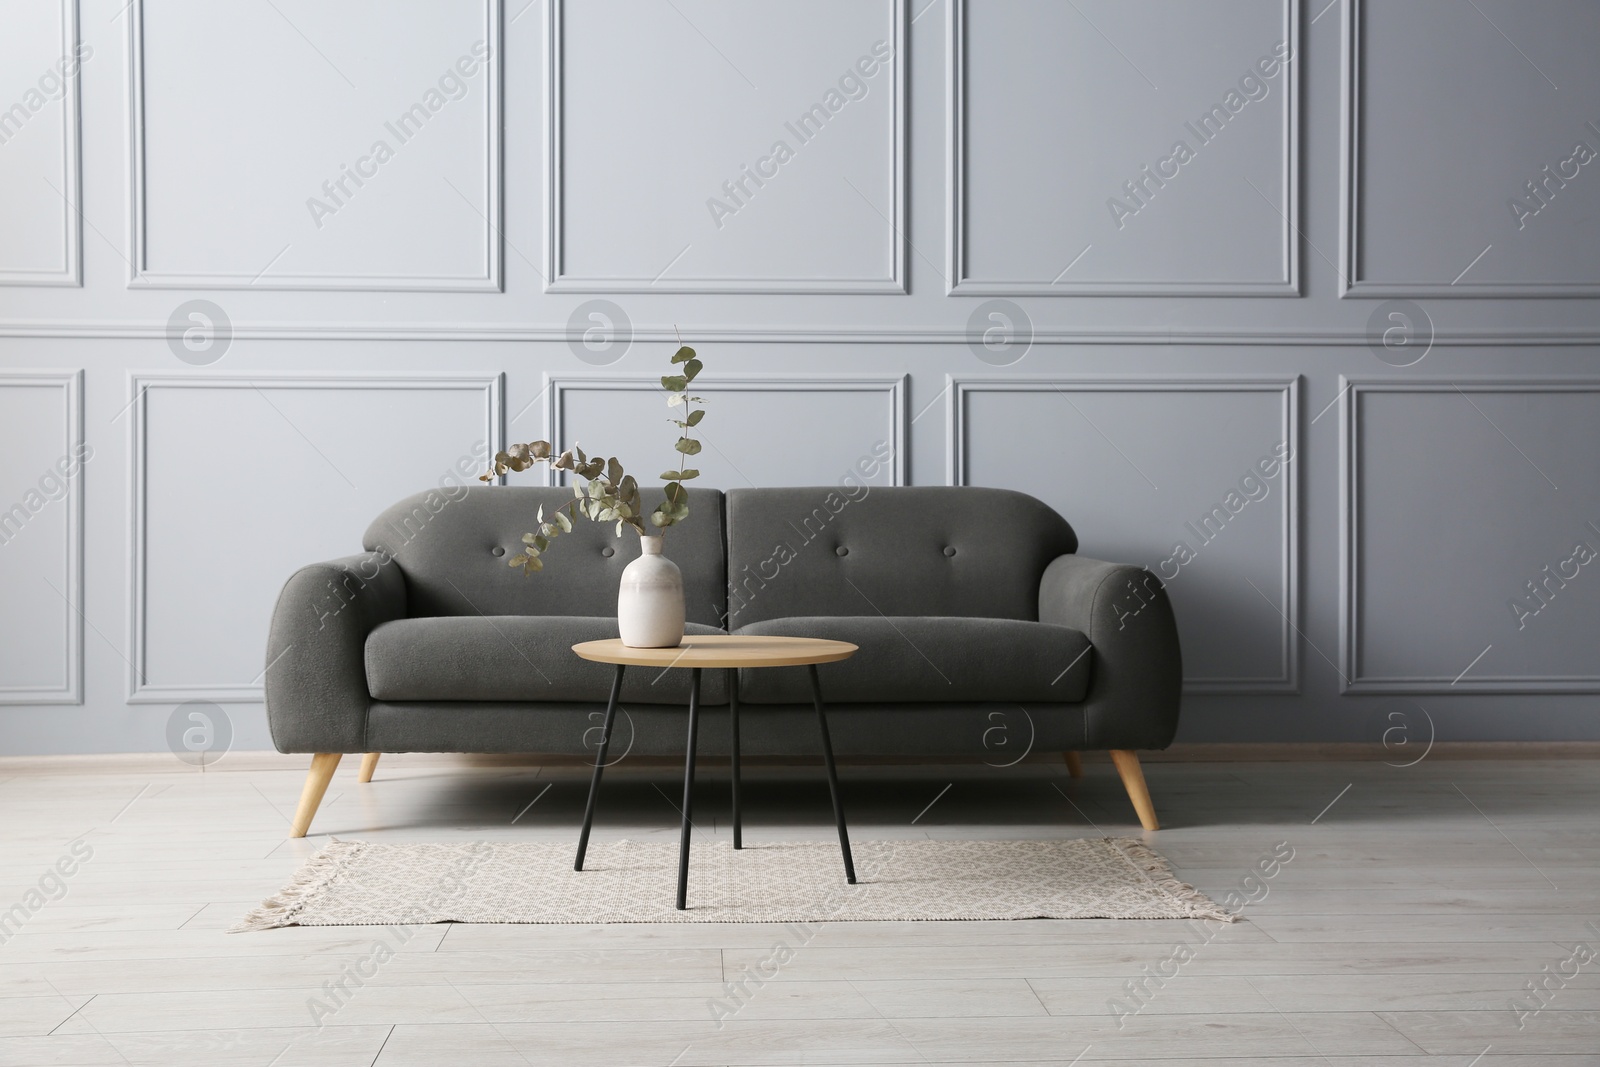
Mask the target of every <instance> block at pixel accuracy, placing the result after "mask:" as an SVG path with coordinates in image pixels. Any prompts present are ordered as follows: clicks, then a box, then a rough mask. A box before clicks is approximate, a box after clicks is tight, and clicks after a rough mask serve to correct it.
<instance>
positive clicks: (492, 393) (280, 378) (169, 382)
mask: <svg viewBox="0 0 1600 1067" xmlns="http://www.w3.org/2000/svg"><path fill="white" fill-rule="evenodd" d="M159 389H254V390H261V389H348V390H354V391H375V392H382V391H386V390H397V389H400V390H423V391H427V390H466V391H471V392H481V393H482V394H483V404H484V409H483V410H484V427H485V429H484V433H485V437H484V439H485V440H486V441H488V442H489V450H490V454H491V455H492V454H493V453H494V452H495V451H496V450H497V449H499V448H502V447H504V441H505V423H506V419H505V375H504V374H503V373H496V374H480V375H446V374H371V375H361V374H272V373H267V374H237V373H231V374H224V373H206V374H185V373H171V374H167V373H151V372H140V371H133V372H130V373H129V375H128V393H129V396H128V405H127V407H126V408H124V410H125V411H128V412H130V413H131V414H132V418H130V419H129V420H128V544H129V546H130V553H131V562H130V564H129V567H128V581H129V590H128V673H127V691H126V702H127V703H129V704H179V703H182V702H183V701H186V700H209V701H212V702H213V703H218V704H228V703H232V704H259V703H261V702H262V701H263V700H264V699H265V695H264V686H263V684H262V680H261V676H260V675H258V676H257V677H256V678H254V679H253V680H251V681H249V682H245V683H228V684H216V683H195V684H188V683H182V682H179V683H167V684H160V685H157V684H151V683H149V682H147V681H146V680H145V677H146V652H147V650H148V647H149V641H148V628H149V627H148V619H147V611H146V609H147V607H148V602H149V598H148V585H147V572H148V568H147V563H148V559H147V550H148V547H149V533H148V514H149V510H148V503H149V501H148V498H147V494H148V490H149V450H148V440H149V433H148V428H149V420H150V413H149V404H148V397H149V395H150V393H151V391H152V390H159ZM265 673H266V671H265V670H263V671H262V674H263V675H264V674H265Z"/></svg>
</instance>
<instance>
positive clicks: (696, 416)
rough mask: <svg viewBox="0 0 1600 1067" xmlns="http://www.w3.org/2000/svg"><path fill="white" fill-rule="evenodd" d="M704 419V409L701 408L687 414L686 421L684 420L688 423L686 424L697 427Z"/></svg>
mask: <svg viewBox="0 0 1600 1067" xmlns="http://www.w3.org/2000/svg"><path fill="white" fill-rule="evenodd" d="M705 417H706V413H705V409H704V408H701V409H700V410H699V411H691V412H690V413H689V417H688V419H686V420H685V421H686V422H688V424H689V425H690V426H698V425H700V420H701V419H703V418H705Z"/></svg>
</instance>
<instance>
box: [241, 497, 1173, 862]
mask: <svg viewBox="0 0 1600 1067" xmlns="http://www.w3.org/2000/svg"><path fill="white" fill-rule="evenodd" d="M569 499H571V491H570V490H568V489H550V488H522V487H518V488H509V487H499V486H487V487H472V488H462V487H454V488H452V489H450V490H448V491H447V490H433V491H430V492H428V493H419V494H417V495H416V496H413V497H410V498H408V499H406V500H403V501H401V502H400V503H398V504H396V505H394V506H393V507H391V508H389V509H388V510H387V511H385V512H384V513H383V514H382V515H380V516H378V518H377V520H376V521H375V522H373V524H372V525H371V527H369V528H368V530H367V532H366V537H365V539H364V542H363V545H364V548H365V552H363V553H362V554H360V555H355V556H348V557H345V558H343V559H337V560H332V561H330V562H326V563H318V564H313V565H311V566H309V567H305V568H303V569H301V570H300V571H298V572H296V573H295V574H294V576H293V577H291V578H290V579H289V581H288V583H287V584H286V585H285V586H284V588H283V592H282V593H281V594H280V596H279V599H278V604H277V608H276V610H275V611H274V613H273V617H272V626H271V631H270V637H269V640H268V648H267V662H268V664H269V665H270V666H269V669H268V670H267V673H266V705H267V716H268V720H269V722H270V724H271V729H272V738H273V742H274V744H276V746H277V748H278V750H279V751H280V752H286V753H310V754H312V757H313V758H312V767H311V772H310V774H309V775H308V776H307V780H306V787H305V791H304V794H303V795H302V798H301V803H300V809H299V811H298V812H297V813H296V816H295V821H294V827H293V831H292V832H293V834H294V835H295V836H303V835H304V834H305V832H306V829H307V828H308V827H309V825H310V822H311V819H312V817H313V816H314V815H315V813H316V809H317V806H318V804H319V803H320V802H321V799H322V795H323V792H324V791H325V790H326V789H327V786H328V782H329V780H330V779H331V777H332V775H333V771H334V769H335V768H336V767H337V766H338V763H339V758H340V756H341V755H342V754H344V753H354V752H360V753H365V754H366V760H365V761H364V763H363V766H362V772H361V778H362V780H363V781H366V780H368V779H370V777H371V774H372V770H373V767H374V765H375V763H376V761H377V754H378V753H382V752H478V753H493V752H517V753H542V754H592V753H593V751H594V749H595V747H596V745H597V744H598V734H599V728H598V723H599V722H600V719H601V716H600V713H601V712H602V711H603V710H604V708H605V702H606V698H607V696H608V694H609V691H610V690H609V687H610V681H611V673H612V671H611V668H610V667H608V666H606V665H604V664H598V663H589V662H586V661H584V660H580V659H579V658H578V657H577V656H575V655H574V654H573V653H572V651H571V646H572V645H573V644H574V643H576V642H578V641H585V640H591V639H596V638H602V637H615V636H616V635H617V627H616V620H615V618H613V617H612V614H613V612H614V610H615V603H616V591H617V584H618V579H619V576H620V575H621V572H622V568H623V567H624V566H626V565H627V563H628V562H629V561H630V560H632V559H633V558H635V557H636V556H637V555H638V553H639V543H638V538H637V537H634V536H633V535H631V534H627V535H626V536H624V537H622V538H618V537H615V536H614V534H613V530H612V528H611V527H609V526H601V525H598V524H594V523H580V524H578V525H577V526H576V527H575V528H574V530H573V532H572V533H571V534H570V535H566V536H563V537H562V538H561V539H560V540H559V541H558V542H556V543H555V544H554V545H553V546H552V547H551V549H550V551H549V554H548V556H547V557H546V560H547V566H546V568H545V570H544V571H543V572H542V573H540V574H536V575H533V576H531V577H524V576H523V575H522V574H521V573H520V572H519V571H515V570H512V569H511V568H509V567H508V566H507V564H506V561H507V559H508V558H509V557H510V556H511V555H515V554H516V552H517V550H518V548H519V546H520V545H521V538H522V535H523V534H524V533H525V532H527V531H529V530H530V529H531V528H532V527H533V525H534V514H535V512H536V511H537V510H538V508H539V506H540V505H541V504H543V505H544V506H545V508H546V510H547V511H548V510H551V509H553V508H554V506H555V505H557V504H560V503H563V502H565V501H567V500H569ZM690 507H691V514H692V518H691V519H690V520H689V521H688V522H687V523H685V524H684V525H682V526H676V527H673V528H672V530H671V531H669V535H668V537H667V555H668V556H669V558H671V559H672V560H673V561H674V562H676V563H677V564H678V566H679V567H680V568H681V569H682V571H683V579H684V590H685V599H686V602H687V615H688V628H689V634H690V635H693V634H697V633H699V634H710V633H718V632H723V631H726V632H731V633H745V634H781V635H794V636H813V637H830V638H837V639H840V640H845V641H852V642H854V643H856V644H857V645H860V646H861V651H860V652H859V653H858V654H857V655H856V656H855V657H853V658H852V659H850V660H847V661H845V662H842V663H836V664H830V665H827V666H824V667H822V668H821V678H822V685H823V690H824V696H825V697H826V699H827V701H828V710H829V713H830V714H829V719H830V720H831V722H832V725H833V732H834V746H835V747H836V749H837V750H838V751H839V752H840V753H841V754H857V755H894V756H923V757H928V758H930V759H932V758H937V757H941V756H944V757H948V756H953V755H972V754H987V755H989V756H990V757H991V758H990V762H994V763H1009V762H1012V761H1013V760H1014V759H1017V758H1020V757H1021V756H1022V755H1023V754H1024V753H1025V752H1029V751H1032V752H1046V751H1059V752H1063V753H1065V754H1066V755H1067V763H1068V766H1069V768H1070V769H1071V771H1072V773H1073V774H1075V775H1076V774H1080V773H1081V768H1080V767H1079V766H1078V763H1077V758H1076V753H1077V752H1078V751H1079V750H1083V749H1104V750H1110V751H1111V753H1112V757H1113V760H1114V762H1115V763H1116V766H1117V769H1118V771H1119V772H1120V773H1121V776H1122V780H1123V783H1124V785H1125V786H1126V787H1127V789H1128V793H1129V797H1130V799H1132V801H1133V803H1134V807H1135V809H1136V810H1137V812H1138V814H1139V817H1140V820H1141V822H1142V823H1143V824H1144V825H1145V826H1146V828H1148V829H1152V830H1153V829H1155V828H1156V819H1155V813H1154V810H1153V808H1152V807H1151V804H1150V800H1149V794H1148V791H1147V790H1146V788H1145V784H1144V778H1143V775H1142V773H1141V772H1140V769H1139V762H1138V758H1137V756H1136V755H1134V751H1135V750H1136V749H1159V748H1165V747H1166V746H1167V745H1168V744H1170V743H1171V741H1172V737H1173V734H1174V732H1175V731H1176V729H1177V721H1178V700H1179V688H1180V680H1181V676H1182V666H1181V660H1180V656H1179V650H1178V638H1177V630H1176V627H1175V625H1174V622H1173V617H1172V610H1171V606H1170V604H1169V602H1168V600H1167V596H1166V593H1165V592H1164V591H1163V590H1162V588H1161V584H1160V582H1158V581H1157V580H1156V579H1155V577H1154V576H1153V575H1152V574H1150V572H1149V571H1146V570H1144V569H1142V568H1140V567H1133V566H1123V565H1119V564H1114V563H1104V562H1101V561H1099V560H1093V559H1086V558H1084V557H1081V556H1078V555H1076V554H1075V552H1076V550H1077V547H1078V544H1077V537H1076V535H1074V533H1073V531H1072V527H1071V526H1069V525H1068V524H1067V522H1066V521H1065V520H1064V519H1062V518H1061V516H1059V515H1057V514H1056V513H1055V512H1054V511H1052V510H1051V509H1050V508H1049V507H1047V506H1046V505H1044V504H1043V503H1041V502H1040V501H1038V500H1035V499H1033V498H1032V497H1029V496H1026V495H1024V494H1022V493H1015V492H1010V491H1007V490H1000V489H981V488H943V487H927V488H922V487H907V488H873V489H870V490H869V489H867V488H866V487H864V486H856V487H854V488H851V489H846V488H833V487H826V488H810V489H807V488H791V489H736V490H732V491H730V492H728V493H722V492H719V491H716V490H710V489H700V490H691V491H690ZM687 673H688V672H685V671H670V672H665V673H664V674H662V675H661V676H660V677H654V676H652V673H651V672H646V671H635V672H633V673H632V674H631V675H630V676H629V677H628V679H627V682H626V683H625V685H624V687H623V692H622V708H623V710H624V711H625V712H626V714H625V715H624V716H622V717H620V718H619V720H618V725H617V727H616V732H615V733H616V735H615V737H614V740H613V753H615V752H616V751H618V750H619V748H620V749H622V750H625V751H627V752H631V753H636V754H641V755H673V756H679V755H682V753H683V744H684V741H683V734H682V729H683V725H682V724H683V722H684V708H685V705H686V704H687V701H688V681H687ZM724 674H725V672H723V671H709V672H706V679H705V684H704V685H703V687H702V692H701V701H702V704H703V705H718V704H726V703H727V701H728V692H727V684H728V683H727V682H726V681H725V680H724ZM738 685H739V700H740V703H741V705H742V706H743V707H744V708H745V710H746V714H745V715H744V716H743V720H744V723H743V726H744V729H743V736H742V738H741V751H742V752H743V753H745V754H756V755H761V754H769V755H774V754H775V755H785V754H794V755H804V756H806V757H807V758H809V757H810V756H812V755H813V754H814V753H815V744H816V742H815V728H816V720H815V718H814V712H813V709H812V707H811V704H810V702H809V701H810V696H809V693H808V691H807V690H806V679H805V677H804V672H803V671H800V670H792V671H791V670H783V669H770V670H753V671H751V670H747V671H743V672H741V676H740V678H739V681H738ZM700 750H701V751H702V752H708V753H718V752H722V753H725V752H727V750H728V731H727V726H726V721H725V717H723V716H717V715H711V716H708V717H706V718H705V719H704V720H703V724H702V732H701V740H700Z"/></svg>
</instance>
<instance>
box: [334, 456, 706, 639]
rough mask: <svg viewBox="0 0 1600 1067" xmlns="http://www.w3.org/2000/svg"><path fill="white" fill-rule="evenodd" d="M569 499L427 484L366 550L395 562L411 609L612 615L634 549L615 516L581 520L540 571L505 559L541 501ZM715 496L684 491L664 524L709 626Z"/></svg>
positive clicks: (566, 493) (377, 527)
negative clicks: (678, 515)
mask: <svg viewBox="0 0 1600 1067" xmlns="http://www.w3.org/2000/svg"><path fill="white" fill-rule="evenodd" d="M659 494H660V490H659V489H651V490H647V491H645V500H646V502H647V503H649V504H652V505H653V504H654V503H656V501H657V497H658V496H659ZM571 499H572V490H571V489H564V488H542V487H530V486H498V485H485V486H472V487H469V488H466V489H465V490H463V489H462V488H460V487H454V488H452V489H450V490H449V493H448V495H447V494H446V491H444V490H440V489H434V490H429V491H428V492H426V493H417V494H415V495H414V496H409V497H407V498H406V499H404V500H402V501H400V502H399V503H398V504H395V505H394V506H392V507H390V508H388V509H387V510H386V511H384V512H383V514H381V515H379V516H378V517H377V519H375V520H374V521H373V523H372V525H371V526H369V527H368V528H367V532H366V536H365V538H364V539H363V541H364V543H365V545H366V548H367V549H368V551H379V550H381V551H384V552H387V553H388V554H389V555H391V556H393V557H394V558H395V560H396V561H397V562H398V564H399V566H400V569H401V571H402V572H403V573H404V574H405V578H406V596H407V612H408V614H410V615H411V616H413V617H419V616H434V615H477V614H483V615H589V616H614V615H616V613H617V586H618V583H619V581H620V580H621V577H622V568H623V567H625V566H627V565H628V564H629V563H631V562H632V561H633V560H635V559H638V558H639V538H638V536H637V535H635V534H634V532H633V531H632V530H629V529H626V528H624V529H623V531H622V536H621V537H617V536H616V528H615V525H614V524H611V523H595V522H589V521H588V520H586V519H580V520H578V521H577V522H576V523H575V524H574V525H573V528H572V532H571V533H568V534H562V535H561V536H560V537H559V538H558V539H557V540H556V541H555V542H554V543H553V544H552V545H551V546H550V548H549V553H548V555H547V556H546V558H545V567H544V570H542V571H540V572H538V573H537V574H532V575H529V576H527V577H524V576H523V575H522V572H521V571H520V570H513V569H511V567H509V566H508V565H507V561H509V560H510V559H511V557H513V556H515V555H516V554H517V553H518V552H520V551H521V550H522V547H523V546H522V535H523V534H525V533H534V532H537V528H538V524H537V522H536V519H535V517H536V516H537V514H538V512H539V506H540V505H541V504H542V505H543V506H544V510H545V517H546V518H547V519H548V518H549V517H550V515H551V514H552V513H553V512H554V511H555V509H556V508H557V507H559V506H561V505H563V504H565V503H567V502H568V501H570V500H571ZM722 503H723V502H722V494H721V493H720V492H718V491H717V490H715V489H691V490H689V518H688V520H687V521H686V522H685V523H684V524H683V525H682V526H674V527H673V528H671V529H670V530H668V531H667V542H666V555H667V558H668V559H670V560H672V561H673V562H674V563H676V564H677V565H678V567H679V569H680V570H682V571H683V587H684V601H685V607H686V610H687V614H688V619H689V621H690V622H700V623H705V624H707V625H711V626H721V625H722V621H723V615H724V613H725V611H726V608H727V604H726V594H727V571H726V570H725V568H724V560H723V544H724V536H723V514H722ZM652 529H653V528H652ZM608 549H609V550H610V551H611V554H610V555H606V551H607V550H608ZM496 550H499V554H496Z"/></svg>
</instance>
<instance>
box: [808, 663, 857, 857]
mask: <svg viewBox="0 0 1600 1067" xmlns="http://www.w3.org/2000/svg"><path fill="white" fill-rule="evenodd" d="M806 670H808V671H810V672H811V702H812V703H813V704H815V705H816V706H817V728H818V729H819V730H821V731H822V759H823V762H824V763H826V764H827V765H828V792H829V794H830V795H832V797H833V821H834V822H835V823H837V824H838V826H839V851H840V852H842V853H844V877H845V881H847V882H849V883H850V884H851V885H855V884H856V864H855V860H853V859H852V858H851V856H850V833H849V831H847V830H846V829H845V827H844V803H843V802H842V801H841V800H840V799H839V769H838V768H837V767H836V766H834V762H833V741H832V740H831V739H830V738H829V737H828V716H827V713H826V712H824V711H823V710H822V683H820V682H819V681H817V665H816V664H815V663H813V664H810V665H808V666H807V667H806Z"/></svg>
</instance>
